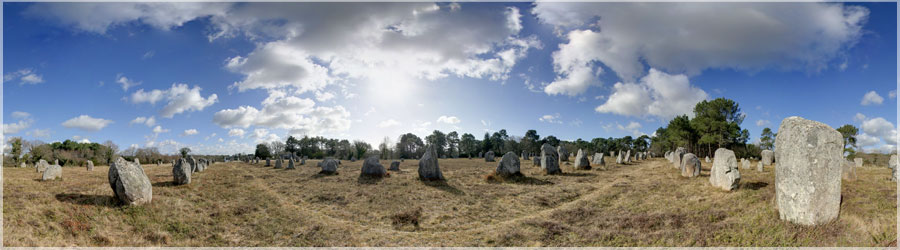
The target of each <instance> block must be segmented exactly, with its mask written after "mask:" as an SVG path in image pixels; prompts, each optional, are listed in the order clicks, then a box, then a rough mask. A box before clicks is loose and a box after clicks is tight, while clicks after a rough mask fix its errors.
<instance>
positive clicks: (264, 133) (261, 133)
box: [250, 128, 281, 143]
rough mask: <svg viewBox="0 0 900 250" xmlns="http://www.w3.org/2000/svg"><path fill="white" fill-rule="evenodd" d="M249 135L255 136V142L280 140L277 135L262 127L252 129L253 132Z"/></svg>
mask: <svg viewBox="0 0 900 250" xmlns="http://www.w3.org/2000/svg"><path fill="white" fill-rule="evenodd" d="M250 137H251V138H256V143H267V142H272V141H280V140H281V138H279V137H278V135H276V134H274V133H269V130H268V129H264V128H258V129H254V130H253V134H251V135H250Z"/></svg>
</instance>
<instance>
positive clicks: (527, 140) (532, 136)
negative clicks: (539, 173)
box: [521, 129, 541, 154]
mask: <svg viewBox="0 0 900 250" xmlns="http://www.w3.org/2000/svg"><path fill="white" fill-rule="evenodd" d="M540 139H541V136H540V135H538V133H537V130H534V129H529V130H528V131H526V132H525V137H522V143H521V144H522V148H524V149H525V150H527V151H528V152H529V153H535V154H536V153H537V152H538V151H539V150H540V147H541V145H538V140H540Z"/></svg>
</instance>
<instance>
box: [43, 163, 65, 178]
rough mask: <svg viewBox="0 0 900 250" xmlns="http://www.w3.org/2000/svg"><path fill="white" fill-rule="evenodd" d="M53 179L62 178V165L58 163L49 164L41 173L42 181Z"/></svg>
mask: <svg viewBox="0 0 900 250" xmlns="http://www.w3.org/2000/svg"><path fill="white" fill-rule="evenodd" d="M55 179H62V167H60V166H59V165H50V166H48V167H47V169H45V170H44V172H43V174H42V175H41V180H42V181H52V180H55Z"/></svg>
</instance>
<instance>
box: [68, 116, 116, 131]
mask: <svg viewBox="0 0 900 250" xmlns="http://www.w3.org/2000/svg"><path fill="white" fill-rule="evenodd" d="M111 123H113V121H112V120H106V119H102V118H93V117H90V116H88V115H80V116H78V117H75V118H72V119H69V120H66V121H65V122H63V123H62V125H63V127H67V128H76V129H80V130H84V131H99V130H101V129H103V128H104V127H106V126H107V125H109V124H111Z"/></svg>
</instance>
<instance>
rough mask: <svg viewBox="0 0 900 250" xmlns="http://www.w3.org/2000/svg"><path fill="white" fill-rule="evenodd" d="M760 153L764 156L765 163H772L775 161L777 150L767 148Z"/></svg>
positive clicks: (763, 161)
mask: <svg viewBox="0 0 900 250" xmlns="http://www.w3.org/2000/svg"><path fill="white" fill-rule="evenodd" d="M759 155H760V156H761V157H762V159H761V161H762V163H763V165H772V163H773V162H775V151H772V150H768V149H766V150H763V151H762V152H760V153H759Z"/></svg>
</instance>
